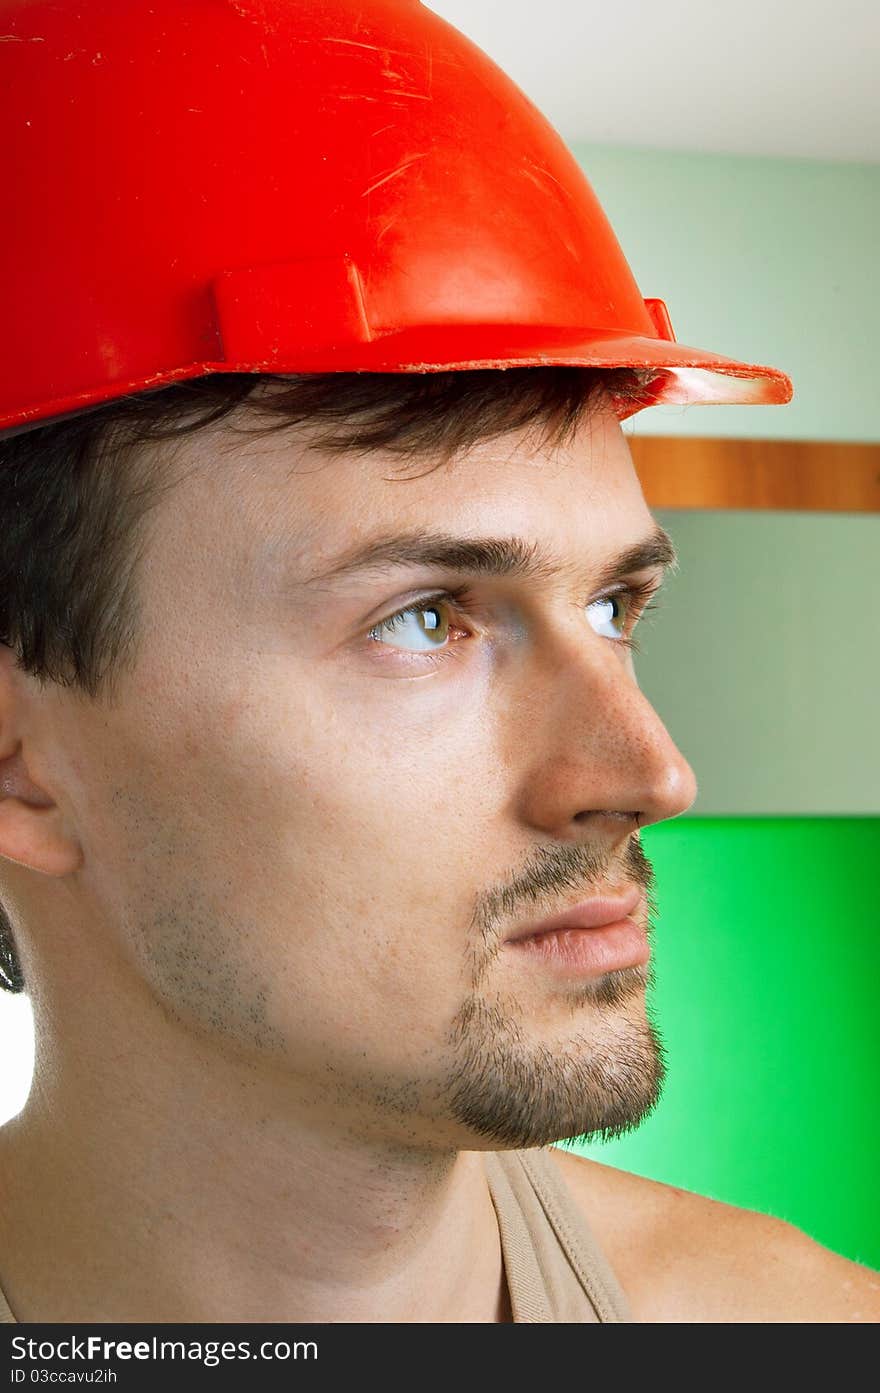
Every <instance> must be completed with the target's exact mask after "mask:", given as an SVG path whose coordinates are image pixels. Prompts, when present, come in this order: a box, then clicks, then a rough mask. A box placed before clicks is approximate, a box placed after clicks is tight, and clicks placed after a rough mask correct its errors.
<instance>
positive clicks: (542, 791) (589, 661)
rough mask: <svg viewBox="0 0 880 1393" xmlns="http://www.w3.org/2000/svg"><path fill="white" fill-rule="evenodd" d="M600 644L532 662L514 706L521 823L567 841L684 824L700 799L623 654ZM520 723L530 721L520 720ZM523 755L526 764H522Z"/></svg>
mask: <svg viewBox="0 0 880 1393" xmlns="http://www.w3.org/2000/svg"><path fill="white" fill-rule="evenodd" d="M612 642H613V641H609V640H607V639H604V638H602V637H600V636H598V635H594V636H592V637H590V636H587V637H586V638H579V639H577V640H573V641H571V642H569V641H567V640H565V641H561V642H556V643H553V644H552V645H551V651H549V652H548V651H546V650H545V651H544V652H543V653H542V654H540V655H538V654H535V655H533V662H530V663H529V665H528V666H529V668H530V671H529V673H528V675H526V673H525V672H523V674H522V676H523V677H524V678H525V679H526V681H527V683H528V689H529V690H528V695H527V696H526V698H525V700H524V701H523V702H520V703H517V708H518V711H519V713H520V718H521V720H522V724H521V723H520V722H519V721H518V722H516V723H515V724H516V727H517V730H516V733H515V735H514V746H515V748H518V750H519V755H518V757H517V755H516V754H515V752H514V750H511V754H512V756H513V759H514V767H516V768H518V770H519V772H520V809H519V811H520V815H521V817H523V818H524V819H525V820H526V821H528V822H529V823H530V824H531V825H532V826H534V827H538V828H540V829H541V830H542V831H544V832H546V833H548V834H550V835H552V836H553V837H555V838H558V839H561V840H570V839H571V838H572V837H573V836H578V837H581V836H583V834H584V829H585V827H586V826H591V827H592V826H598V825H599V824H601V822H602V821H603V820H605V821H610V820H611V819H612V818H613V819H614V826H615V827H616V828H617V829H618V833H617V834H618V835H619V827H620V821H621V820H622V819H632V822H633V826H632V827H628V829H627V830H628V831H629V832H632V831H633V830H634V829H635V827H646V826H648V825H650V824H651V823H653V822H662V821H663V820H664V818H671V817H678V816H679V814H681V813H683V812H685V811H686V810H687V809H688V808H689V807H690V806H691V804H692V803H693V801H694V799H695V798H696V796H697V781H696V778H695V775H694V771H693V769H692V768H691V766H690V765H689V764H688V762H687V760H686V759H685V757H684V755H683V754H682V753H681V751H680V750H679V749H678V746H677V745H676V744H675V743H674V741H673V740H672V738H671V736H670V734H669V732H668V731H667V729H666V727H665V726H664V724H663V722H662V721H661V719H660V717H659V716H658V714H657V712H656V711H655V710H654V708H653V706H652V705H651V703H650V702H649V701H648V699H647V697H646V696H645V695H644V693H643V692H642V691H641V690H640V688H639V686H638V683H637V682H636V680H635V677H634V675H633V672H632V669H631V665H630V664H629V663H628V662H627V661H626V657H625V654H624V653H622V652H620V651H614V650H613V647H612ZM523 718H524V719H523ZM523 752H525V759H523Z"/></svg>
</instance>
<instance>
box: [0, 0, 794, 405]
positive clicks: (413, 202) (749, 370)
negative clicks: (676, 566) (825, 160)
mask: <svg viewBox="0 0 880 1393" xmlns="http://www.w3.org/2000/svg"><path fill="white" fill-rule="evenodd" d="M0 65H2V77H0V93H2V95H0V149H2V152H3V164H4V184H5V187H6V191H7V198H8V200H9V202H8V205H7V211H6V214H5V216H4V218H3V222H2V231H0V245H2V247H3V249H4V250H3V254H2V257H3V264H4V265H5V267H6V270H5V272H4V275H3V289H2V292H0V294H2V305H3V311H2V332H0V429H3V428H6V429H8V428H10V427H17V428H19V429H21V428H22V426H24V425H32V424H36V423H38V422H40V421H43V420H46V419H48V418H50V417H57V416H60V415H65V414H68V413H70V412H76V411H78V410H82V409H84V408H87V407H89V406H93V405H95V404H98V403H100V402H105V401H108V400H110V399H111V398H114V397H119V396H121V395H123V394H125V393H131V392H138V391H144V390H147V389H149V388H155V387H159V386H162V385H163V384H166V383H170V382H175V381H180V380H181V379H183V378H188V377H196V376H201V375H203V374H205V373H211V372H273V373H286V372H291V373H300V372H351V371H364V370H366V371H372V372H435V371H441V370H444V369H465V368H507V367H514V366H524V365H527V364H541V365H545V366H546V365H551V364H560V365H561V364H571V365H580V366H584V367H602V368H612V367H623V366H632V367H637V368H641V369H647V370H648V371H649V374H650V377H649V378H648V379H646V380H647V381H648V384H649V385H647V386H646V387H645V392H644V397H643V399H640V402H639V403H623V402H620V403H618V414H619V415H620V417H621V419H623V418H624V417H625V416H627V415H631V414H632V413H633V412H635V411H637V410H640V409H641V407H642V406H648V405H653V404H655V403H659V402H764V403H770V402H785V401H788V400H790V398H791V395H792V386H791V382H790V381H789V379H788V378H787V377H786V375H785V374H784V373H782V372H780V371H779V370H778V369H776V368H769V367H760V366H756V365H754V364H750V363H741V362H736V361H734V360H732V359H730V358H722V357H719V356H718V355H717V354H715V353H706V352H703V351H702V350H700V349H695V348H686V347H685V346H684V345H682V344H678V343H676V342H675V339H674V336H673V333H672V328H671V326H670V322H669V317H668V315H667V313H666V308H665V306H664V304H663V302H662V301H661V300H644V299H642V296H641V294H640V292H639V289H638V287H637V285H636V283H635V280H634V278H633V275H632V272H631V271H630V268H629V266H628V265H627V262H626V260H625V259H624V256H623V253H622V251H621V249H620V247H619V245H618V243H617V240H616V238H615V236H614V233H613V232H612V230H611V227H610V226H609V223H608V221H607V219H606V217H605V215H604V213H603V211H602V209H601V207H600V205H599V203H598V201H597V199H596V196H595V194H594V193H593V191H592V189H591V187H590V185H589V183H588V182H587V180H586V178H585V177H584V175H583V173H582V171H581V169H580V166H579V165H578V164H577V162H576V161H575V159H574V157H573V156H572V155H571V154H570V152H569V151H568V149H567V148H566V146H565V144H564V143H563V141H562V140H561V138H560V137H559V136H558V135H557V133H556V132H555V131H554V129H553V128H552V126H550V124H549V123H548V122H547V121H546V120H545V118H544V117H543V116H542V115H541V114H540V113H539V112H538V111H537V109H536V108H535V107H534V106H533V104H532V103H531V102H530V101H529V100H528V98H527V97H526V96H525V95H524V94H523V93H522V92H521V91H520V89H519V88H518V87H517V86H516V85H515V84H514V83H513V82H511V81H510V79H509V78H508V77H506V76H505V74H504V73H503V72H502V71H501V70H500V69H499V68H498V67H496V65H495V64H494V63H492V62H491V61H490V60H489V59H488V58H487V57H486V56H485V54H484V53H482V52H481V50H480V49H478V48H477V47H476V46H475V45H474V44H472V43H471V42H470V40H468V39H466V38H465V37H464V36H463V35H462V34H460V33H459V32H458V31H457V30H456V29H454V28H452V26H451V25H449V24H447V23H446V22H445V21H444V20H442V19H439V18H438V17H437V16H436V15H435V14H433V13H432V12H431V11H430V10H427V9H425V8H424V7H423V6H422V5H420V4H419V3H417V0H369V3H364V4H357V5H355V4H352V3H351V0H0Z"/></svg>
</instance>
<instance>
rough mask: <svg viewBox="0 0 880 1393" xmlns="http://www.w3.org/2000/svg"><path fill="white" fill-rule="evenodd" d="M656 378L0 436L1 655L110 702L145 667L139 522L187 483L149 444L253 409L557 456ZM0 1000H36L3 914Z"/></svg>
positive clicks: (249, 397)
mask: <svg viewBox="0 0 880 1393" xmlns="http://www.w3.org/2000/svg"><path fill="white" fill-rule="evenodd" d="M652 376H653V374H652V373H650V372H647V371H645V372H642V371H639V370H636V369H629V368H621V369H588V368H574V367H525V368H508V369H479V370H472V371H449V372H437V373H370V372H362V373H357V372H343V373H326V374H309V375H303V376H296V377H291V376H279V375H273V374H248V373H216V374H212V375H209V376H207V377H200V378H194V379H191V380H190V381H187V382H181V383H176V384H174V385H173V386H169V387H163V388H160V389H159V390H156V391H150V392H143V393H140V394H138V395H135V396H129V397H122V398H119V399H117V400H115V401H112V402H110V403H108V404H105V405H102V406H100V407H98V408H93V409H91V410H90V411H88V412H85V413H81V414H79V415H76V416H72V417H68V418H66V419H62V420H55V421H50V422H49V423H48V424H46V425H41V426H37V427H35V428H34V429H32V430H29V431H26V432H25V433H20V434H15V435H11V436H7V437H6V438H3V437H0V537H2V539H3V541H2V547H0V643H3V644H4V645H6V646H7V647H10V648H12V649H13V650H14V652H15V655H16V661H17V665H18V666H19V668H21V669H22V670H23V671H24V672H27V673H29V674H31V676H33V677H34V678H36V679H37V680H38V681H39V682H40V683H43V684H45V683H47V682H54V683H57V684H60V685H62V686H67V687H71V688H73V689H74V690H76V691H79V692H82V693H83V694H84V695H87V696H88V697H90V698H91V699H92V700H98V699H99V698H100V699H112V695H113V691H114V688H115V684H116V682H117V681H118V679H119V677H120V676H121V675H122V674H123V673H124V672H126V671H128V670H130V669H131V668H132V667H133V666H134V663H135V661H136V658H137V640H138V636H139V604H138V592H137V568H138V563H139V562H140V560H141V557H142V549H143V547H144V545H145V535H144V527H143V523H144V520H145V518H146V516H147V514H148V512H149V511H150V510H151V509H152V508H153V507H155V505H156V504H157V503H158V502H159V501H160V500H161V498H162V497H163V496H164V495H165V494H166V493H167V492H168V491H169V490H170V489H173V488H174V486H175V484H176V483H177V482H179V477H178V476H177V475H176V473H175V468H174V454H173V451H170V452H164V451H145V450H138V449H137V446H138V445H141V444H146V443H148V442H150V441H161V440H170V439H177V438H180V437H182V436H184V435H188V434H191V433H193V432H194V431H198V430H200V429H202V428H203V427H206V426H208V425H211V424H212V423H214V422H218V421H221V420H224V418H226V417H228V416H231V415H232V414H233V413H235V412H236V411H237V409H238V408H246V411H245V412H244V413H243V414H244V415H246V417H247V418H248V420H249V421H250V422H251V424H250V425H248V426H247V429H248V430H252V429H254V424H253V423H254V422H256V421H258V420H260V421H261V422H262V423H261V424H260V425H259V426H258V427H257V429H259V430H261V431H273V430H282V429H284V428H285V427H289V426H293V425H305V426H307V428H308V443H309V447H311V448H318V449H321V450H325V451H328V452H330V453H343V452H365V451H370V450H379V449H381V450H387V451H390V452H392V453H394V454H397V455H400V456H402V457H404V458H405V459H406V460H409V461H413V460H416V461H418V460H427V461H432V460H436V461H437V463H438V464H439V463H442V461H443V460H445V459H449V458H451V457H452V456H453V455H454V454H455V453H456V452H458V451H460V450H463V449H467V448H468V447H470V446H471V445H473V444H475V443H476V442H477V441H479V440H485V439H491V438H492V437H493V436H496V435H500V434H502V433H503V432H505V431H509V430H515V429H520V428H521V429H525V428H527V427H531V426H537V427H539V428H540V431H539V438H540V441H541V443H545V444H546V443H556V444H562V443H564V442H565V441H566V440H568V439H570V437H571V435H572V434H573V433H574V431H575V429H576V428H577V426H578V424H579V423H580V422H581V420H582V419H584V418H585V417H588V416H589V414H590V411H591V410H592V408H593V407H594V405H595V403H596V402H597V400H598V399H599V398H600V397H601V396H602V394H603V391H604V392H605V393H607V397H608V399H609V400H610V401H611V402H612V403H614V404H615V405H616V404H617V403H619V402H623V403H635V402H642V401H643V399H644V397H643V394H644V392H645V389H646V388H647V386H648V384H649V380H650V378H651V377H652ZM258 385H259V386H260V388H261V390H260V391H259V392H257V391H256V388H257V386H258ZM264 389H265V390H264ZM229 424H230V426H233V427H234V422H230V423H229ZM0 988H3V989H5V990H6V991H10V992H21V991H24V990H25V980H24V975H23V973H22V969H21V964H20V961H19V958H18V954H17V951H16V947H15V940H14V937H13V931H12V925H11V923H10V922H9V918H8V915H7V913H6V912H5V911H4V909H3V906H2V904H0Z"/></svg>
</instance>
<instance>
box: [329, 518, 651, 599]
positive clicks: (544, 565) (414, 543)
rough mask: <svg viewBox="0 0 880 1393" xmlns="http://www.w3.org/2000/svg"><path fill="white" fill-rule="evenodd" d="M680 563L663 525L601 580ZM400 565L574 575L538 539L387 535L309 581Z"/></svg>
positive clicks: (535, 576) (616, 559)
mask: <svg viewBox="0 0 880 1393" xmlns="http://www.w3.org/2000/svg"><path fill="white" fill-rule="evenodd" d="M677 564H678V557H677V555H676V551H675V547H674V546H673V544H672V538H671V537H670V536H669V534H668V532H666V531H665V530H664V529H663V528H662V527H661V526H660V525H659V524H658V525H657V526H656V528H655V530H654V531H653V532H651V533H650V534H649V535H648V536H647V537H643V538H642V539H641V540H640V541H638V542H634V543H633V544H632V545H631V546H628V547H626V548H625V549H624V550H623V551H620V552H617V553H616V555H614V556H612V557H611V558H610V559H609V560H607V561H605V562H604V563H603V565H602V566H601V568H600V570H599V571H598V574H597V575H596V578H595V584H596V586H597V588H599V589H601V588H602V587H604V586H606V585H611V584H613V582H614V581H617V580H620V579H621V578H622V577H624V576H627V575H629V574H630V573H631V572H633V571H644V570H647V569H649V568H656V567H660V568H662V569H663V570H664V571H665V570H666V569H667V568H670V567H674V566H676V565H677ZM399 566H437V567H442V568H443V569H444V570H450V571H458V572H464V573H466V574H470V575H480V576H499V577H510V578H514V579H519V580H534V581H547V580H556V579H558V578H559V577H560V576H563V575H570V574H571V573H572V571H573V569H577V570H578V571H581V570H582V569H585V568H583V567H580V566H578V567H576V568H575V567H573V566H572V563H571V562H565V563H562V562H560V561H559V560H557V559H556V558H554V557H553V556H552V555H550V554H549V553H547V552H545V551H544V550H543V549H542V548H541V547H540V546H539V544H538V543H537V542H532V543H529V542H526V541H524V540H523V538H521V537H456V536H453V535H451V534H450V533H445V532H424V531H418V532H404V533H386V534H384V535H382V536H378V537H374V538H372V539H371V540H370V541H368V542H365V543H362V544H361V545H359V546H358V547H356V548H354V549H352V550H351V551H349V552H346V553H345V554H344V555H343V556H341V557H339V558H338V559H337V560H336V561H335V562H334V563H333V565H332V566H331V567H330V568H329V569H328V570H326V571H322V572H321V573H320V575H315V576H309V577H308V578H307V579H306V580H305V581H304V584H305V585H307V586H312V585H325V584H327V583H328V582H333V581H338V580H341V579H343V578H345V577H350V576H353V575H359V574H363V573H364V572H369V571H385V570H390V569H393V568H394V567H399Z"/></svg>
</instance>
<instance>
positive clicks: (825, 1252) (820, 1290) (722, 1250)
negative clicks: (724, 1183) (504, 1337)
mask: <svg viewBox="0 0 880 1393" xmlns="http://www.w3.org/2000/svg"><path fill="white" fill-rule="evenodd" d="M549 1154H550V1155H552V1156H553V1157H554V1160H555V1163H556V1164H557V1166H558V1168H559V1171H560V1174H561V1175H562V1177H563V1179H564V1180H565V1182H566V1184H567V1186H568V1189H569V1191H570V1193H571V1195H572V1197H573V1198H574V1200H575V1201H576V1203H577V1204H578V1205H579V1207H580V1208H581V1211H582V1213H583V1214H584V1217H585V1218H586V1220H587V1222H588V1224H589V1225H590V1228H591V1229H592V1231H593V1233H594V1234H595V1236H596V1239H597V1241H598V1242H599V1244H600V1246H601V1247H602V1249H603V1251H604V1253H605V1255H606V1256H607V1258H608V1260H609V1262H610V1263H611V1266H612V1268H613V1269H614V1271H615V1273H616V1275H617V1277H618V1280H619V1281H620V1284H621V1286H622V1287H623V1289H624V1291H625V1293H626V1295H627V1298H628V1300H629V1303H630V1306H631V1308H632V1311H633V1314H634V1316H635V1318H636V1320H639V1321H664V1322H666V1321H671V1322H686V1321H713V1322H725V1321H749V1322H774V1321H779V1322H783V1321H801V1322H809V1323H815V1322H861V1321H867V1322H880V1274H878V1273H877V1272H874V1271H872V1269H871V1268H869V1267H864V1266H863V1265H862V1264H861V1263H858V1262H851V1261H850V1260H849V1259H848V1258H843V1257H840V1256H839V1255H838V1254H837V1253H833V1252H831V1250H830V1249H828V1248H824V1247H823V1246H822V1245H821V1244H820V1243H816V1242H815V1240H814V1239H812V1238H810V1237H809V1236H808V1235H807V1234H806V1233H804V1232H803V1231H802V1230H801V1229H798V1228H796V1227H795V1226H794V1225H793V1224H790V1223H788V1222H787V1221H786V1220H784V1219H776V1218H773V1217H771V1216H770V1215H768V1214H761V1213H758V1212H757V1211H756V1210H752V1209H740V1208H738V1207H737V1206H736V1205H732V1204H724V1203H722V1202H721V1201H720V1200H713V1199H709V1198H708V1196H705V1195H698V1194H695V1193H693V1191H690V1190H682V1189H680V1188H679V1187H678V1186H675V1185H665V1184H663V1183H662V1182H660V1181H657V1180H648V1179H647V1178H645V1177H644V1176H640V1175H634V1174H632V1173H631V1172H629V1171H623V1170H619V1169H617V1168H616V1167H615V1166H608V1165H605V1164H603V1163H602V1162H599V1161H593V1160H591V1159H589V1158H587V1157H585V1156H578V1155H575V1154H574V1153H572V1152H568V1151H563V1150H561V1149H560V1148H558V1147H554V1148H552V1149H551V1151H550V1153H549Z"/></svg>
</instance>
